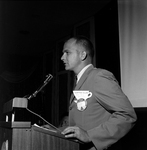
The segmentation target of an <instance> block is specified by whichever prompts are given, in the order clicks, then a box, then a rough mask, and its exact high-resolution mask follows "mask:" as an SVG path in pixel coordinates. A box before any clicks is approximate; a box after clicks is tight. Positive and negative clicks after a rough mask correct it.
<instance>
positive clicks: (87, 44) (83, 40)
mask: <svg viewBox="0 0 147 150" xmlns="http://www.w3.org/2000/svg"><path fill="white" fill-rule="evenodd" d="M69 39H75V43H76V44H79V45H81V46H83V47H84V49H85V50H86V52H87V54H88V55H89V56H90V57H91V58H92V59H93V57H94V47H93V44H92V42H91V41H90V40H89V39H88V38H87V37H85V36H82V35H77V36H73V37H71V38H69ZM69 39H68V40H69ZM68 40H67V41H68Z"/></svg>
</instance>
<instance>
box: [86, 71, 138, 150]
mask: <svg viewBox="0 0 147 150" xmlns="http://www.w3.org/2000/svg"><path fill="white" fill-rule="evenodd" d="M94 80H95V85H94V94H95V97H96V99H97V102H98V103H100V105H101V106H102V107H104V109H105V110H106V111H108V112H109V113H110V114H111V115H110V118H109V119H108V120H107V121H105V122H103V123H101V124H100V125H99V126H97V127H95V128H93V129H90V130H88V131H87V133H88V135H89V137H90V138H91V140H92V142H93V144H94V145H95V147H96V148H97V149H98V150H101V149H104V148H107V147H109V146H110V145H112V144H113V143H115V142H117V141H118V140H119V139H120V138H122V137H123V136H125V135H126V134H127V133H128V131H129V130H130V129H131V128H132V127H133V126H134V123H135V121H136V120H137V116H136V114H135V111H134V109H133V107H132V105H131V103H130V101H129V100H128V98H127V96H126V95H125V94H124V93H123V92H122V90H121V88H120V86H119V84H118V83H117V81H116V79H115V78H114V76H113V74H111V73H110V72H107V71H104V72H103V73H101V74H97V75H96V76H95V78H94Z"/></svg>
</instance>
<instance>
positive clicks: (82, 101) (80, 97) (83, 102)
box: [73, 91, 92, 111]
mask: <svg viewBox="0 0 147 150" xmlns="http://www.w3.org/2000/svg"><path fill="white" fill-rule="evenodd" d="M73 93H74V96H75V97H76V100H74V102H75V103H77V109H78V110H80V111H83V110H85V109H86V108H87V99H88V98H90V97H91V96H92V93H91V92H89V91H73Z"/></svg>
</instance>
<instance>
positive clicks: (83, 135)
mask: <svg viewBox="0 0 147 150" xmlns="http://www.w3.org/2000/svg"><path fill="white" fill-rule="evenodd" d="M62 134H64V135H65V137H66V138H77V139H79V140H80V141H82V142H84V143H88V142H91V140H90V139H89V136H88V134H87V132H86V131H84V130H82V129H80V128H79V127H76V126H72V127H67V128H66V129H65V130H64V131H63V132H62Z"/></svg>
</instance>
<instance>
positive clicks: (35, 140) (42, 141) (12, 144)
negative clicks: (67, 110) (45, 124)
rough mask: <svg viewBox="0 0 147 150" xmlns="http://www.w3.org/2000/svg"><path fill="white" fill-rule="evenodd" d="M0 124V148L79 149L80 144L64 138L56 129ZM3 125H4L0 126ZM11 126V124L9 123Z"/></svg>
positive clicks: (5, 149)
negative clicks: (1, 136) (1, 140)
mask: <svg viewBox="0 0 147 150" xmlns="http://www.w3.org/2000/svg"><path fill="white" fill-rule="evenodd" d="M16 124H17V125H16V126H15V125H14V124H13V127H10V128H9V126H10V125H8V124H5V125H4V124H3V125H2V124H1V129H2V135H3V142H2V144H1V149H2V150H79V149H80V144H79V143H77V142H76V141H74V140H68V139H65V138H64V136H63V135H62V134H60V133H58V132H57V131H56V130H48V129H43V128H41V127H37V126H35V125H33V126H31V127H21V125H22V123H19V122H17V123H16ZM19 125H20V126H19ZM2 126H5V127H2ZM11 126H12V124H11Z"/></svg>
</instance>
